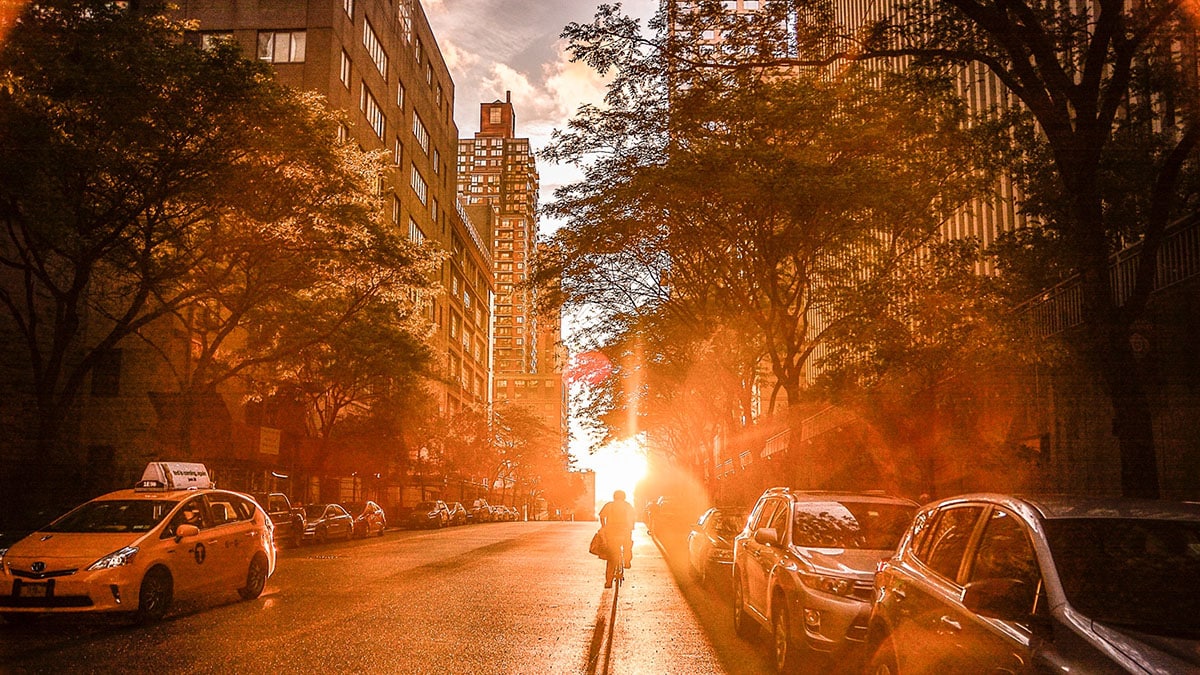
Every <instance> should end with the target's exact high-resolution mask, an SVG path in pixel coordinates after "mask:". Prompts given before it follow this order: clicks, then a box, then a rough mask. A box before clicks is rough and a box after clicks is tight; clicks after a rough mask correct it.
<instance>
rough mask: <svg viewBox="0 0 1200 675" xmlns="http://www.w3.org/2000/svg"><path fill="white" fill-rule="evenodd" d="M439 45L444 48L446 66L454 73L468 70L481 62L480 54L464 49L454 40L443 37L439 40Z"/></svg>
mask: <svg viewBox="0 0 1200 675" xmlns="http://www.w3.org/2000/svg"><path fill="white" fill-rule="evenodd" d="M438 47H440V48H441V50H442V58H443V59H445V60H446V67H447V68H449V69H450V72H452V73H460V72H467V71H470V70H471V69H473V68H475V67H476V66H477V65H478V64H479V62H480V60H481V59H480V56H479V55H478V54H476V53H475V52H473V51H470V50H467V49H463V48H462V47H459V46H458V43H457V42H455V41H454V40H450V39H443V40H439V41H438Z"/></svg>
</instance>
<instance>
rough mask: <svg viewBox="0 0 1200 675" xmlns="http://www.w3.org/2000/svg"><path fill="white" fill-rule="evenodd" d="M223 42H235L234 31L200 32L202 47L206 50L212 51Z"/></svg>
mask: <svg viewBox="0 0 1200 675" xmlns="http://www.w3.org/2000/svg"><path fill="white" fill-rule="evenodd" d="M223 44H233V33H230V32H229V31H217V32H211V33H201V34H200V49H203V50H204V51H206V52H208V51H212V50H213V49H216V48H217V46H219V45H223Z"/></svg>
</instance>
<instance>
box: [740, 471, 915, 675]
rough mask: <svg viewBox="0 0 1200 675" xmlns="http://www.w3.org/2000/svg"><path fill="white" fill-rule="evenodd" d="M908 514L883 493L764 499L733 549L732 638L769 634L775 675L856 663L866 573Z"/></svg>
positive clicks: (770, 493)
mask: <svg viewBox="0 0 1200 675" xmlns="http://www.w3.org/2000/svg"><path fill="white" fill-rule="evenodd" d="M916 510H917V505H916V503H914V502H912V501H909V500H907V499H901V498H897V497H890V496H888V495H885V494H883V493H871V492H868V493H852V492H806V491H799V490H791V489H789V488H772V489H770V490H767V491H766V492H764V493H763V494H762V496H761V497H759V499H758V502H757V503H756V504H755V505H754V510H753V511H751V513H750V517H749V519H748V520H747V523H746V528H745V529H744V530H743V531H742V532H741V533H740V534H739V535H738V536H737V537H735V538H734V542H733V620H734V627H735V628H736V629H737V632H738V633H739V634H740V635H742V636H743V637H750V636H752V635H753V634H754V633H755V632H756V631H757V629H758V627H759V625H760V624H761V625H763V626H767V627H770V629H771V634H772V638H773V640H772V644H773V647H774V657H775V666H776V668H777V669H778V670H779V672H790V671H793V670H796V669H797V668H798V667H799V665H800V664H801V663H805V664H807V665H811V666H816V667H817V669H818V670H820V671H821V672H825V671H828V670H832V669H833V668H834V664H837V665H838V666H839V667H849V668H853V667H854V665H855V664H856V663H857V662H858V661H861V660H862V658H863V656H864V650H863V649H862V647H863V645H864V644H865V641H866V637H867V623H868V620H869V619H870V615H871V601H872V599H873V588H874V584H875V570H876V568H877V567H878V565H879V563H880V562H881V561H883V560H885V559H886V558H888V557H890V556H891V555H892V553H893V552H894V551H895V550H896V546H897V544H898V543H899V541H900V536H901V535H902V534H903V533H904V531H905V529H906V528H907V527H908V525H909V523H911V522H912V518H913V514H914V513H916Z"/></svg>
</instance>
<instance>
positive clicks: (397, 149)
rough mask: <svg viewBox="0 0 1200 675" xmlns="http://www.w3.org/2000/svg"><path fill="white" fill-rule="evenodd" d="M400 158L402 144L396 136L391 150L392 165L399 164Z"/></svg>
mask: <svg viewBox="0 0 1200 675" xmlns="http://www.w3.org/2000/svg"><path fill="white" fill-rule="evenodd" d="M402 159H404V144H403V143H401V142H400V139H399V138H397V139H396V147H395V148H394V149H393V150H392V166H400V160H402Z"/></svg>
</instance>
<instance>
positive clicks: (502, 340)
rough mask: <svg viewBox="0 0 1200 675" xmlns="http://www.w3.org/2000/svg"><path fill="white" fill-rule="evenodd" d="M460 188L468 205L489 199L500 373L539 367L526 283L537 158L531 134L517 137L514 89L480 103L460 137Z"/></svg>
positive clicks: (533, 243)
mask: <svg viewBox="0 0 1200 675" xmlns="http://www.w3.org/2000/svg"><path fill="white" fill-rule="evenodd" d="M458 191H459V194H460V195H461V197H462V199H463V202H464V203H466V204H467V205H468V206H471V205H478V204H489V205H491V206H493V207H495V209H496V211H497V214H498V216H497V217H498V220H497V224H496V228H495V230H494V231H493V248H494V251H493V258H494V264H495V276H496V307H495V316H496V319H495V328H496V330H495V358H494V361H493V363H494V370H495V374H496V377H497V378H500V377H502V376H504V375H510V374H528V373H533V372H535V371H536V369H537V329H536V317H535V315H534V302H533V300H534V298H533V294H532V293H531V292H530V291H529V290H528V289H527V288H525V286H524V283H525V281H526V279H528V276H529V272H530V264H531V263H532V262H533V255H534V252H535V247H536V245H537V224H538V221H537V193H538V172H537V163H536V161H535V159H534V156H533V152H532V151H531V149H530V146H529V139H528V138H517V137H516V114H515V112H514V111H513V105H512V94H511V92H509V93H508V94H506V95H505V100H503V101H493V102H491V103H484V104H482V105H481V106H480V117H479V131H478V132H477V133H476V134H475V138H474V139H461V140H459V142H458Z"/></svg>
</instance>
